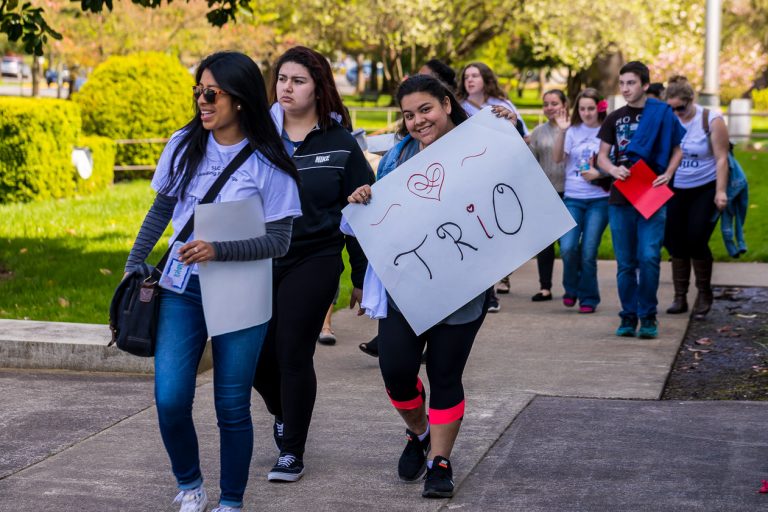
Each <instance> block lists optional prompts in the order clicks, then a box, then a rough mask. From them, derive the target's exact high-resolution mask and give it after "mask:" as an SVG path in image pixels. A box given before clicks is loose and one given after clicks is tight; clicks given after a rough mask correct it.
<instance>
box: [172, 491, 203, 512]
mask: <svg viewBox="0 0 768 512" xmlns="http://www.w3.org/2000/svg"><path fill="white" fill-rule="evenodd" d="M173 502H174V503H181V508H180V509H179V512H205V508H206V507H207V506H208V494H206V492H205V489H204V488H203V486H202V485H201V486H200V487H197V488H195V489H184V490H182V491H181V492H180V493H179V494H177V495H176V498H174V500H173Z"/></svg>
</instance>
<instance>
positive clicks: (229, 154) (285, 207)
mask: <svg viewBox="0 0 768 512" xmlns="http://www.w3.org/2000/svg"><path fill="white" fill-rule="evenodd" d="M181 136H182V132H181V131H178V132H176V133H174V134H173V136H172V137H171V140H170V141H168V144H167V145H166V146H165V149H163V153H162V154H161V155H160V160H159V161H158V162H157V169H156V170H155V175H154V176H153V177H152V188H153V189H154V190H155V191H160V190H161V189H162V188H163V185H164V184H165V182H166V180H167V178H168V175H169V170H170V165H169V164H170V161H171V156H172V155H173V150H174V149H175V148H176V146H177V145H178V144H179V142H180V141H181ZM247 144H248V140H247V139H243V140H242V141H241V142H239V143H237V144H235V145H234V146H222V145H221V144H219V143H217V142H216V140H215V139H214V138H213V134H212V133H209V135H208V145H207V146H206V148H207V149H206V152H205V157H204V158H203V160H202V162H201V163H200V167H199V168H198V170H197V172H196V173H195V175H194V176H193V178H192V180H191V181H190V183H189V185H188V186H187V193H186V194H185V195H184V198H183V199H182V198H181V197H180V194H179V193H178V190H173V191H172V192H171V193H168V194H167V195H175V196H176V197H178V198H179V202H178V203H176V208H175V209H174V210H173V218H172V221H171V222H172V224H173V236H171V239H170V240H169V243H170V242H172V241H174V240H175V238H176V233H178V232H179V231H181V229H183V228H184V225H185V224H186V223H187V220H189V218H190V217H191V216H192V212H193V211H194V208H195V206H197V204H198V203H199V202H200V201H201V200H202V199H203V197H204V196H205V194H206V192H207V191H208V189H209V188H210V187H211V185H213V182H214V181H216V178H217V177H218V176H219V175H220V174H221V172H222V171H223V170H224V168H225V167H226V166H227V164H229V162H231V161H232V159H234V158H235V156H237V154H238V153H239V152H240V150H241V149H243V148H244V147H245V146H246V145H247ZM177 162H178V160H177ZM177 165H178V163H176V164H175V165H174V167H175V166H177ZM255 195H259V196H261V200H262V202H263V204H264V220H265V221H266V222H272V221H276V220H280V219H284V218H285V217H299V216H301V203H300V201H299V189H298V187H297V186H296V182H295V181H294V179H293V178H291V177H290V176H289V175H288V174H287V173H285V172H283V171H280V170H278V169H277V168H276V167H275V166H273V165H272V163H271V162H270V161H269V160H267V159H266V157H264V156H262V155H261V153H259V152H255V153H254V154H252V155H251V156H250V157H249V158H248V159H247V160H246V161H245V163H243V165H241V166H240V168H239V169H238V170H236V171H235V172H234V173H232V176H230V178H229V180H227V182H226V183H225V184H224V186H223V187H222V188H221V191H220V192H219V194H218V195H217V196H216V199H214V201H213V202H214V203H220V202H226V201H239V200H241V199H247V198H249V197H253V196H255ZM194 238H195V235H194V233H192V235H190V238H189V240H194ZM208 241H215V240H208Z"/></svg>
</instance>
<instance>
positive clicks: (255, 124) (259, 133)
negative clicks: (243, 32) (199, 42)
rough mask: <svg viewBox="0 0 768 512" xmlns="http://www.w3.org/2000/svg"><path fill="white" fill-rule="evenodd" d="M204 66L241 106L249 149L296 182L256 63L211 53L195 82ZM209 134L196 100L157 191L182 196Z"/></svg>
mask: <svg viewBox="0 0 768 512" xmlns="http://www.w3.org/2000/svg"><path fill="white" fill-rule="evenodd" d="M206 69H207V70H208V71H210V72H211V74H212V75H213V76H214V78H216V83H218V84H219V88H220V89H222V90H223V91H225V92H227V93H228V94H230V95H231V96H232V101H233V104H238V105H240V110H238V111H237V112H238V120H239V122H240V129H241V130H242V132H243V133H244V134H245V137H246V138H247V139H248V144H249V146H250V147H251V149H253V150H254V151H258V152H259V153H261V155H263V157H266V159H267V160H269V162H271V163H272V165H274V166H275V167H277V168H278V169H280V170H281V171H283V172H285V173H287V174H288V175H290V176H291V177H292V178H293V179H294V180H296V182H297V183H298V182H299V171H297V170H296V165H295V164H294V163H293V160H291V157H289V156H288V153H286V151H285V147H284V146H283V143H282V141H281V140H280V136H279V135H278V133H277V130H275V124H274V123H273V122H272V117H271V116H270V115H269V105H268V104H267V90H266V88H265V87H264V78H263V77H262V76H261V71H260V70H259V66H257V65H256V63H255V62H253V60H252V59H251V58H250V57H248V56H247V55H244V54H242V53H238V52H218V53H214V54H212V55H209V56H208V57H206V58H205V59H203V61H202V62H201V63H200V66H199V67H198V68H197V73H195V82H196V83H200V77H201V76H202V74H203V71H205V70H206ZM208 134H209V130H206V129H205V128H203V122H202V120H201V119H200V108H199V107H198V105H197V102H195V117H193V118H192V120H191V121H190V122H189V123H187V124H186V126H184V128H182V129H181V140H180V141H179V144H178V145H177V146H176V148H175V149H174V150H173V155H172V156H171V164H170V166H171V169H170V172H169V174H168V180H167V181H166V183H165V184H164V185H163V186H162V189H161V190H160V192H162V193H170V192H171V191H174V190H178V192H179V194H180V195H181V196H182V197H183V196H184V195H185V194H186V190H187V187H188V186H189V183H190V181H191V180H192V177H193V176H194V175H195V173H196V172H197V169H198V167H199V166H200V163H201V162H202V161H203V158H204V157H205V152H206V148H207V146H208ZM174 163H176V164H177V165H174ZM177 186H178V188H177Z"/></svg>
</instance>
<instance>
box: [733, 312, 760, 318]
mask: <svg viewBox="0 0 768 512" xmlns="http://www.w3.org/2000/svg"><path fill="white" fill-rule="evenodd" d="M736 316H737V317H739V318H747V319H752V318H757V315H755V314H752V315H745V314H744V313H736Z"/></svg>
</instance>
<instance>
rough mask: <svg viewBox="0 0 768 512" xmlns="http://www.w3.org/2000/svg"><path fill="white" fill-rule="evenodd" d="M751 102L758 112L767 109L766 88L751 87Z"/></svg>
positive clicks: (767, 93) (767, 90)
mask: <svg viewBox="0 0 768 512" xmlns="http://www.w3.org/2000/svg"><path fill="white" fill-rule="evenodd" d="M752 103H753V105H754V109H755V110H757V111H758V112H766V111H768V89H760V90H757V89H753V90H752Z"/></svg>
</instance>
